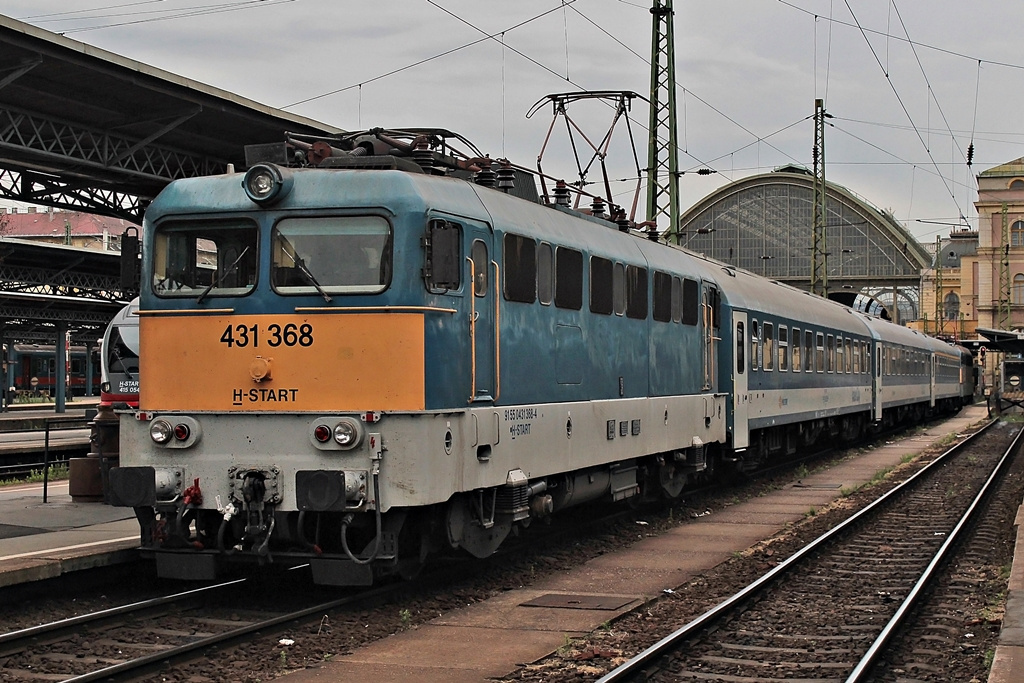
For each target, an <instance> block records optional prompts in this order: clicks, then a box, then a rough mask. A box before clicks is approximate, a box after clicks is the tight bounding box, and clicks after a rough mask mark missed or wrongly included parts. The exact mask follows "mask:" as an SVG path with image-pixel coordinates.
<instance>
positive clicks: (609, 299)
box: [590, 256, 615, 315]
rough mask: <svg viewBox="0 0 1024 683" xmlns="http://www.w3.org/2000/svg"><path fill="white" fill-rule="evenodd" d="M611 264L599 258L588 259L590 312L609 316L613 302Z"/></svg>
mask: <svg viewBox="0 0 1024 683" xmlns="http://www.w3.org/2000/svg"><path fill="white" fill-rule="evenodd" d="M613 270H614V268H613V266H612V262H611V261H609V260H608V259H606V258H601V257H600V256H591V257H590V312H591V313H603V314H605V315H610V314H611V312H612V308H613V301H614V294H613V291H614V284H613V283H614V277H615V276H614V275H613V274H612V273H613Z"/></svg>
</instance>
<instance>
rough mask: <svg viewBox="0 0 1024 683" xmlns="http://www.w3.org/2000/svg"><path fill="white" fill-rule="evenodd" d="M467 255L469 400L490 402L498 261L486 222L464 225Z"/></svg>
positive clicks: (493, 394)
mask: <svg viewBox="0 0 1024 683" xmlns="http://www.w3.org/2000/svg"><path fill="white" fill-rule="evenodd" d="M466 234H467V236H468V237H469V255H468V256H467V257H466V267H467V268H468V272H469V281H470V282H471V283H472V287H471V290H472V291H471V292H469V294H470V296H469V339H470V354H471V358H470V364H471V365H470V374H471V385H472V386H471V393H470V395H469V402H470V403H474V402H477V401H484V402H489V401H493V400H495V399H496V398H497V394H498V388H497V380H496V377H497V367H496V366H497V351H496V349H497V341H498V340H497V315H496V311H495V308H494V306H495V303H494V302H495V301H497V298H498V293H497V291H496V289H497V287H498V282H497V272H498V264H497V263H496V262H494V261H493V260H492V253H491V252H492V249H493V246H494V239H493V236H492V233H491V230H490V229H489V228H488V227H486V226H476V225H467V226H466Z"/></svg>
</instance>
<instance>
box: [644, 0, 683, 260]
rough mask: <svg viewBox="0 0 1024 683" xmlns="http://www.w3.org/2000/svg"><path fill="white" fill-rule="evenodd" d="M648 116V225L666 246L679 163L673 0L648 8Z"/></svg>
mask: <svg viewBox="0 0 1024 683" xmlns="http://www.w3.org/2000/svg"><path fill="white" fill-rule="evenodd" d="M651 14H652V15H653V17H654V19H653V22H652V23H653V30H652V32H651V116H650V138H649V143H648V147H647V221H648V222H649V223H650V224H651V226H652V230H656V229H657V228H656V225H657V222H658V219H659V218H662V219H667V220H668V229H667V230H665V231H663V232H664V234H665V235H666V237H667V238H668V241H669V242H674V243H676V244H679V243H680V238H679V159H678V145H677V136H676V49H675V33H674V31H673V28H672V16H673V14H674V11H673V9H672V0H654V6H653V7H651Z"/></svg>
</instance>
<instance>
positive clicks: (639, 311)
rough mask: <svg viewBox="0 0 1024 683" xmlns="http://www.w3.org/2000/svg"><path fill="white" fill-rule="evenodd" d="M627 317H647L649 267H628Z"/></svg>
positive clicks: (638, 318) (637, 318)
mask: <svg viewBox="0 0 1024 683" xmlns="http://www.w3.org/2000/svg"><path fill="white" fill-rule="evenodd" d="M626 317H627V318H633V319H635V320H645V319H646V318H647V269H646V268H641V267H639V266H627V267H626Z"/></svg>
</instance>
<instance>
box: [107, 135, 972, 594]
mask: <svg viewBox="0 0 1024 683" xmlns="http://www.w3.org/2000/svg"><path fill="white" fill-rule="evenodd" d="M463 144H468V143H466V141H465V140H464V139H463V138H460V137H458V136H455V135H454V134H452V133H449V132H448V131H443V130H439V129H431V130H427V129H415V130H407V131H382V130H379V129H378V130H372V131H366V132H362V133H356V134H350V135H346V136H343V137H339V138H333V139H330V140H315V141H312V140H294V139H293V140H291V141H290V143H289V145H288V147H287V153H286V154H282V155H281V160H280V161H279V163H272V162H266V161H263V162H258V163H253V164H252V165H251V166H250V168H249V169H248V171H246V172H245V173H244V174H234V173H233V174H228V175H223V176H214V177H204V178H193V179H184V180H178V181H175V182H173V183H171V184H170V185H168V186H167V188H166V189H165V190H164V191H163V192H162V193H161V194H160V195H159V196H158V197H157V198H156V199H155V200H154V201H153V203H152V204H151V205H150V206H149V208H148V210H147V213H146V219H145V222H144V227H143V231H144V239H143V244H144V250H143V259H142V291H141V296H140V301H139V310H138V319H139V337H140V342H139V348H140V350H142V351H144V353H142V354H141V358H140V359H139V360H140V367H139V373H138V376H139V377H140V378H141V379H142V382H141V386H140V396H139V404H138V409H137V410H133V411H132V413H131V415H130V416H129V415H127V414H125V415H123V416H122V418H123V419H121V421H120V429H121V433H120V440H121V461H120V467H118V468H116V469H114V470H112V471H111V473H110V485H111V490H110V494H111V498H112V500H113V501H114V502H115V503H116V504H119V505H123V506H128V507H132V508H134V510H135V513H136V516H137V518H138V520H139V523H140V527H141V538H142V544H143V547H144V549H145V551H146V552H147V553H148V554H150V555H152V556H153V557H154V558H155V561H156V566H157V571H158V573H159V574H160V575H161V576H164V577H171V578H190V579H208V578H212V577H214V576H216V575H217V574H218V572H219V571H220V570H221V569H222V568H223V567H224V566H225V565H226V564H228V563H231V562H239V563H248V564H257V563H261V564H264V563H270V562H275V563H278V564H281V565H291V564H299V563H309V565H310V567H311V570H312V575H313V578H314V580H315V581H316V582H318V583H323V584H334V585H365V584H369V583H371V582H373V581H374V580H376V579H377V578H380V577H383V576H391V575H398V576H410V575H412V574H414V573H415V572H416V571H417V570H418V569H419V567H420V566H422V563H423V562H424V560H425V558H427V557H428V556H429V555H431V554H432V553H439V552H446V551H453V550H462V551H465V552H468V553H469V554H471V555H473V556H477V557H486V556H488V555H490V554H492V553H493V552H494V551H495V550H496V549H497V548H498V547H499V546H500V544H501V543H502V542H503V541H504V539H505V538H506V537H507V536H508V535H509V534H510V533H512V531H513V530H514V529H518V528H523V527H527V526H528V525H530V524H531V523H533V522H535V521H537V520H543V519H544V518H546V517H547V516H549V515H552V514H557V513H558V512H559V511H560V510H563V509H565V508H568V507H571V506H574V505H579V504H582V503H587V502H590V501H595V500H613V501H619V500H627V499H632V500H644V499H657V498H665V499H674V498H678V497H679V496H681V495H683V493H684V491H685V490H686V489H687V487H689V486H691V485H692V484H694V483H696V482H700V481H703V480H706V479H708V478H710V477H714V476H716V475H718V474H721V473H723V472H750V471H753V470H755V469H757V468H759V467H761V466H763V465H765V464H766V463H768V462H771V461H772V460H777V459H782V458H786V457H789V456H791V455H792V454H794V453H796V452H797V451H799V450H800V449H802V448H806V447H809V446H811V445H814V444H817V443H821V442H823V441H825V440H828V441H830V442H834V443H835V442H843V441H852V440H854V439H856V438H857V437H858V436H859V435H861V434H863V433H864V432H865V431H867V430H870V429H875V428H877V427H878V426H880V425H895V424H898V423H902V422H908V421H912V420H918V419H921V418H923V417H925V416H926V415H936V414H940V413H947V412H953V411H956V410H958V409H959V408H960V407H961V406H962V405H963V404H964V403H966V402H968V401H970V400H971V397H972V394H973V386H972V382H973V372H971V370H972V368H971V363H972V361H971V358H970V353H969V352H968V351H967V350H966V349H962V348H959V347H956V346H952V345H949V344H947V343H945V342H942V341H939V340H936V339H933V338H931V337H927V336H924V335H922V334H919V333H917V332H914V331H911V330H908V329H906V328H903V327H899V326H897V325H894V324H892V323H889V322H887V321H883V320H879V319H876V318H872V317H869V316H867V315H865V314H863V313H859V312H856V311H854V310H852V309H850V308H847V307H844V306H842V305H840V304H837V303H835V302H831V301H828V300H825V299H822V298H820V297H815V296H812V295H810V294H808V293H806V292H803V291H800V290H797V289H795V288H792V287H789V286H786V285H783V284H780V283H778V282H774V281H769V280H766V279H764V278H761V277H758V276H756V275H754V274H751V273H749V272H746V271H743V270H739V269H736V268H733V267H731V266H727V265H725V264H722V263H719V262H715V261H712V260H709V259H706V258H703V257H702V256H700V255H698V254H694V253H691V252H688V251H686V250H684V249H681V248H678V247H674V246H670V245H667V244H664V243H659V242H657V241H655V240H653V239H650V236H648V235H646V234H645V233H642V232H639V231H637V230H636V226H634V225H632V224H630V223H629V221H627V220H624V218H623V215H622V214H621V213H620V212H618V211H616V210H615V207H609V206H608V205H607V204H605V203H604V202H602V201H600V200H595V201H594V204H593V206H592V207H591V208H590V209H588V210H587V211H579V210H576V209H573V208H572V207H570V205H569V204H570V201H569V196H568V192H567V191H566V189H565V188H563V187H558V188H556V190H555V193H554V195H553V197H552V198H551V199H550V200H549V199H547V198H542V197H540V196H538V193H537V188H536V185H535V181H534V178H533V177H532V176H531V175H530V174H528V173H526V172H525V171H524V170H523V169H517V168H514V167H511V166H510V165H508V164H505V163H495V162H492V161H491V160H490V159H488V158H485V157H484V156H483V155H482V154H479V153H478V152H477V151H476V150H475V149H471V150H470V153H465V152H461V151H459V150H457V149H456V146H457V145H463ZM285 161H287V164H292V165H287V164H286V163H285ZM124 418H128V419H124Z"/></svg>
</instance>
